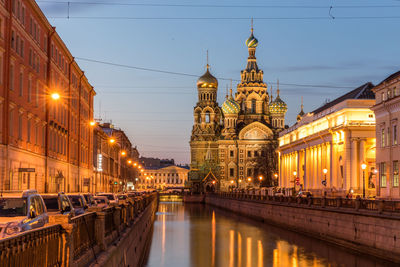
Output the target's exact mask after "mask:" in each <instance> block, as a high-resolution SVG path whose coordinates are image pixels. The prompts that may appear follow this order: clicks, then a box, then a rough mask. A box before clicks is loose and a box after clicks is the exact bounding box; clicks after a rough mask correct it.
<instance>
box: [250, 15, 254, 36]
mask: <svg viewBox="0 0 400 267" xmlns="http://www.w3.org/2000/svg"><path fill="white" fill-rule="evenodd" d="M253 31H254V28H253V18H251V34H253Z"/></svg>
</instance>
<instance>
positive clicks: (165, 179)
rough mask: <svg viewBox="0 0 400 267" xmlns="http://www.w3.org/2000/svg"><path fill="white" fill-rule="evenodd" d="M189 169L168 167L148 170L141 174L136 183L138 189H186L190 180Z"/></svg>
mask: <svg viewBox="0 0 400 267" xmlns="http://www.w3.org/2000/svg"><path fill="white" fill-rule="evenodd" d="M188 173H189V169H188V168H182V167H179V166H168V167H162V168H146V169H144V171H143V172H140V173H139V179H138V181H137V183H136V188H138V189H147V188H154V189H166V188H181V189H183V188H184V187H185V184H186V183H187V180H188Z"/></svg>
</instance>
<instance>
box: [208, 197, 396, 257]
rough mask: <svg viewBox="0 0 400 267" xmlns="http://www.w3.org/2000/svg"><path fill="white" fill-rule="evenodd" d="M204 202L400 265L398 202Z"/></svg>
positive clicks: (270, 199) (241, 199) (264, 199)
mask: <svg viewBox="0 0 400 267" xmlns="http://www.w3.org/2000/svg"><path fill="white" fill-rule="evenodd" d="M205 202H206V204H210V205H214V206H217V207H220V208H224V209H227V210H229V211H232V212H235V213H238V214H241V215H245V216H248V217H252V218H255V219H258V220H262V221H265V222H267V223H270V224H274V225H277V226H280V227H284V228H287V229H291V230H294V231H296V232H300V233H304V234H307V235H311V236H314V237H316V238H319V239H322V240H325V241H329V242H332V243H335V244H338V245H341V246H344V247H347V248H350V249H353V250H356V251H359V252H361V253H367V254H370V255H373V256H376V257H379V258H382V259H386V260H390V261H393V262H396V263H397V264H399V263H400V242H397V240H398V238H397V236H398V229H400V202H396V203H395V202H389V201H387V203H385V202H386V201H382V200H366V199H345V198H336V199H331V198H311V197H310V198H295V197H285V196H250V195H246V194H236V193H220V194H207V195H206V197H205Z"/></svg>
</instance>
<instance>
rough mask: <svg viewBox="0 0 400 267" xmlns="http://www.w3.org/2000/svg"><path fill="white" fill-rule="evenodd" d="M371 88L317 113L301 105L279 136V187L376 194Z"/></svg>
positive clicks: (330, 193) (319, 192) (363, 88)
mask: <svg viewBox="0 0 400 267" xmlns="http://www.w3.org/2000/svg"><path fill="white" fill-rule="evenodd" d="M372 88H373V85H372V84H371V83H366V84H364V85H362V86H360V87H359V88H356V89H355V90H353V91H351V92H349V93H347V94H345V95H343V96H341V97H339V98H337V99H335V100H333V101H331V102H329V103H327V104H325V105H323V106H322V107H320V108H318V109H316V110H314V111H313V112H310V113H307V114H304V112H303V110H301V112H300V114H299V116H298V119H297V122H296V123H295V124H294V125H293V126H291V127H290V128H288V129H285V130H284V131H282V132H281V134H280V137H279V149H278V152H279V186H280V187H282V188H288V189H295V190H296V191H298V190H300V189H301V190H305V191H311V192H312V193H313V194H314V195H324V194H326V195H328V196H345V195H347V194H348V193H349V192H352V194H353V195H354V194H356V195H357V194H358V195H360V196H363V195H365V196H366V197H374V196H376V186H377V183H376V166H375V145H376V139H375V116H374V113H373V111H372V110H371V107H372V106H373V104H374V103H375V95H374V93H373V92H372ZM363 164H365V165H363ZM363 168H365V169H363Z"/></svg>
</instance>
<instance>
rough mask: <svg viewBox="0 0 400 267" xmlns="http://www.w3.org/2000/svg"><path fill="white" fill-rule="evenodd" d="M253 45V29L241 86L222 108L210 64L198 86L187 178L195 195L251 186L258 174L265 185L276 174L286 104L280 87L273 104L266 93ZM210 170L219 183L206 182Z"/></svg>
mask: <svg viewBox="0 0 400 267" xmlns="http://www.w3.org/2000/svg"><path fill="white" fill-rule="evenodd" d="M257 45H258V40H257V39H256V38H255V37H254V35H253V28H252V29H251V35H250V37H249V38H248V39H247V40H246V46H247V48H248V52H249V56H248V59H247V66H246V68H245V69H244V70H242V71H241V82H240V83H239V84H238V85H237V92H236V93H235V95H234V96H233V94H232V89H231V92H230V94H229V95H228V94H227V96H226V100H225V102H224V103H223V104H222V106H221V107H220V106H219V105H218V103H217V90H218V80H217V79H216V78H215V77H214V76H213V75H212V74H211V73H210V70H209V65H208V64H207V71H206V73H205V74H204V75H203V76H201V77H200V78H199V80H198V81H197V90H198V102H197V104H196V106H195V107H194V114H193V115H194V125H193V129H192V135H191V140H190V149H191V165H190V167H191V172H190V174H189V180H190V181H189V182H190V185H191V187H192V189H193V190H194V191H206V190H207V188H208V189H210V190H215V189H216V188H219V189H220V190H222V191H226V190H228V189H229V187H232V186H238V187H252V186H254V182H255V181H257V182H259V181H258V180H257V179H258V177H259V176H260V175H261V176H263V179H264V180H262V182H264V183H265V185H267V182H270V181H271V179H272V176H273V173H274V172H275V171H276V170H277V167H278V166H277V157H276V154H275V149H276V148H277V146H278V134H279V132H280V131H281V130H282V129H283V128H284V127H285V113H286V111H287V105H286V104H285V102H283V101H282V100H281V98H280V96H279V87H278V94H277V97H276V98H275V100H273V101H272V96H270V95H269V94H268V90H267V84H266V83H264V81H263V76H264V72H263V71H262V70H261V69H260V68H259V67H258V65H257V60H256V57H255V53H256V47H257ZM210 171H211V172H212V173H213V175H214V176H215V177H216V178H217V180H218V182H215V181H214V180H213V179H209V180H204V178H205V177H206V176H207V174H208V173H209V172H210ZM268 178H270V179H268ZM214 187H216V188H214Z"/></svg>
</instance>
